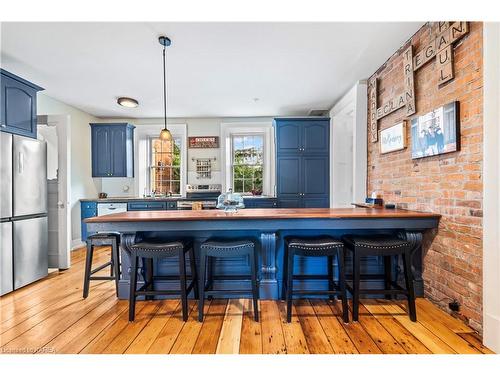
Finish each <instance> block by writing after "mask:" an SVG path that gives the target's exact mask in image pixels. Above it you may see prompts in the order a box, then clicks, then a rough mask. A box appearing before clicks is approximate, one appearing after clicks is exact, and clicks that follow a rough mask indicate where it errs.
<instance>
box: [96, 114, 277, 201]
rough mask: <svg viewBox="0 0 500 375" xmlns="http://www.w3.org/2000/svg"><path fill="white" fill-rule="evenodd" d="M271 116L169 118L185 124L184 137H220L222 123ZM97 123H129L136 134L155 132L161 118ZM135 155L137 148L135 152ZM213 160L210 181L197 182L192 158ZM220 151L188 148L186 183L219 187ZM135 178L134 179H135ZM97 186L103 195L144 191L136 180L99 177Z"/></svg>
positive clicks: (266, 119)
mask: <svg viewBox="0 0 500 375" xmlns="http://www.w3.org/2000/svg"><path fill="white" fill-rule="evenodd" d="M272 120H273V118H272V117H238V118H232V117H211V118H170V119H168V123H169V124H186V127H187V136H188V137H195V136H220V131H221V130H220V129H221V127H220V126H221V123H240V122H241V123H255V124H261V123H267V124H269V123H270V122H272ZM98 121H99V122H129V123H131V124H134V125H135V126H136V132H140V131H141V129H140V128H141V126H148V128H150V127H151V126H152V125H157V126H158V133H159V131H160V129H161V128H162V126H163V119H161V118H157V119H154V118H153V119H133V118H114V119H112V118H106V119H99V120H98ZM220 141H222V140H220ZM135 151H136V152H137V149H136V150H135ZM200 157H203V158H213V157H215V158H216V161H215V163H214V166H213V169H212V178H211V179H210V180H198V179H196V172H195V163H194V162H193V161H192V158H200ZM221 160H222V154H221V148H217V149H190V148H188V149H187V183H188V184H205V183H210V184H220V183H221V182H222V181H221ZM136 177H137V176H136ZM96 180H100V181H101V184H100V185H99V186H100V187H101V188H102V191H103V192H106V193H107V194H108V196H138V195H142V194H143V192H142V191H139V190H140V189H139V184H137V181H136V179H132V178H116V177H113V178H101V179H96ZM127 186H128V188H129V190H128V191H124V187H127Z"/></svg>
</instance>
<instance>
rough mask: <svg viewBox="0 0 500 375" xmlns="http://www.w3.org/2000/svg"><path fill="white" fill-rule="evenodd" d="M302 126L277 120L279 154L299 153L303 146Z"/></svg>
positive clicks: (277, 149) (277, 148) (277, 147)
mask: <svg viewBox="0 0 500 375" xmlns="http://www.w3.org/2000/svg"><path fill="white" fill-rule="evenodd" d="M300 138H301V124H300V123H298V122H295V121H288V120H277V122H276V142H277V144H276V151H277V152H278V153H295V152H299V150H300V148H301V147H302V145H301V139H300Z"/></svg>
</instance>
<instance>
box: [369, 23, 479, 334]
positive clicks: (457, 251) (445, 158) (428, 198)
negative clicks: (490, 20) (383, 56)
mask: <svg viewBox="0 0 500 375" xmlns="http://www.w3.org/2000/svg"><path fill="white" fill-rule="evenodd" d="M469 28H470V32H469V34H468V35H466V36H465V37H464V38H462V39H461V40H460V41H458V42H457V43H456V44H455V47H454V57H455V61H454V69H455V78H454V79H453V80H452V81H450V82H448V83H447V84H444V85H442V86H441V87H438V84H437V80H438V74H437V71H436V63H435V59H434V60H432V61H430V62H429V63H427V64H426V65H425V66H424V67H422V68H420V69H419V70H418V71H416V72H415V94H416V109H417V113H416V114H415V116H417V115H421V114H424V113H427V112H429V111H430V110H432V109H434V108H437V107H439V106H441V105H444V104H447V103H449V102H452V101H454V100H457V101H459V102H460V129H461V150H460V151H458V152H454V153H450V154H445V155H440V156H433V157H427V158H423V159H417V160H412V159H411V142H410V137H411V134H410V133H411V132H410V127H409V124H408V128H407V130H408V131H407V137H408V139H407V144H408V145H409V146H408V147H407V148H406V149H405V150H402V151H398V152H393V153H390V154H386V155H380V152H379V146H380V145H379V143H378V142H377V143H371V141H370V137H368V192H372V191H374V190H376V191H378V192H380V193H381V194H383V198H384V200H385V201H386V202H395V203H398V204H400V205H402V206H405V207H407V208H409V209H416V210H421V211H430V212H436V213H440V214H441V215H442V219H441V222H440V225H439V229H438V231H437V233H434V234H432V235H428V236H426V238H425V244H424V254H425V255H424V282H425V293H426V296H427V297H428V298H430V299H431V300H432V301H434V302H435V303H436V304H438V305H439V306H441V307H442V308H444V309H446V308H447V303H448V302H449V300H447V299H446V298H456V299H457V300H458V301H459V302H460V303H461V305H462V307H461V310H460V317H461V318H463V319H464V320H466V321H467V322H468V323H469V325H470V326H471V327H473V328H474V329H476V330H478V331H480V332H481V331H482V330H481V326H482V206H483V203H482V189H483V182H482V160H483V153H482V149H483V61H482V48H483V36H482V23H477V22H471V23H470V24H469ZM431 33H432V25H431V24H426V25H424V26H423V27H422V28H421V29H420V30H419V31H418V32H417V33H416V34H415V35H414V36H413V37H412V39H411V43H412V44H413V46H414V47H413V51H414V54H415V53H416V52H418V51H420V49H421V48H422V47H423V46H425V45H426V44H427V43H428V42H429V41H430V40H431ZM408 45H409V42H408V43H407V44H406V45H405V46H402V48H401V49H400V50H399V51H398V52H396V53H395V54H394V55H393V56H392V57H390V59H389V60H388V61H387V62H386V63H385V64H384V65H383V66H382V67H380V69H379V70H378V71H377V72H376V73H374V75H373V76H372V77H370V79H369V83H371V82H372V81H373V79H374V78H375V76H377V77H378V78H379V81H378V87H379V95H378V104H379V105H380V104H381V103H383V102H385V101H386V100H387V99H388V98H389V97H391V96H393V95H394V94H395V93H399V92H402V91H403V73H402V67H403V63H402V55H401V53H402V51H403V50H404V49H405V48H406V47H407V46H408ZM403 112H404V109H400V110H398V111H396V112H394V113H392V114H391V115H388V116H387V117H384V118H382V119H381V120H379V122H378V125H379V129H385V128H387V127H390V126H392V125H394V124H395V123H397V122H399V121H400V120H402V119H403ZM369 118H370V113H369V114H368V119H369ZM368 129H369V126H368ZM434 235H435V236H434Z"/></svg>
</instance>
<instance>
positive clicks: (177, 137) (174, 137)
mask: <svg viewBox="0 0 500 375" xmlns="http://www.w3.org/2000/svg"><path fill="white" fill-rule="evenodd" d="M157 139H158V137H157V136H156V137H155V136H152V135H150V136H149V137H148V153H149V155H148V165H147V169H148V170H149V173H148V178H147V186H148V190H149V191H153V190H152V186H151V185H152V183H153V182H152V173H153V169H154V168H158V167H157V166H154V165H153V141H154V140H157ZM175 140H179V141H180V142H179V158H180V164H179V166H178V167H174V166H172V165H170V166H166V167H167V168H171V169H172V168H179V180H178V181H179V193H172V196H181V195H182V137H181V136H180V135H174V134H172V141H173V142H174V144H175ZM173 154H174V153H173V152H172V155H173ZM166 181H170V182H172V181H177V180H166ZM170 185H172V183H170Z"/></svg>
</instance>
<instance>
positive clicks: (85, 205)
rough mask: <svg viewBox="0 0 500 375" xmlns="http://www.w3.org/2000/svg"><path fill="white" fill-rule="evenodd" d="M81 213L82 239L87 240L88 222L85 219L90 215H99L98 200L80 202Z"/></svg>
mask: <svg viewBox="0 0 500 375" xmlns="http://www.w3.org/2000/svg"><path fill="white" fill-rule="evenodd" d="M80 214H81V231H82V235H81V237H82V241H87V236H88V233H87V224H86V223H85V222H84V221H83V220H84V219H87V218H89V217H94V216H97V203H96V202H81V204H80Z"/></svg>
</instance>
